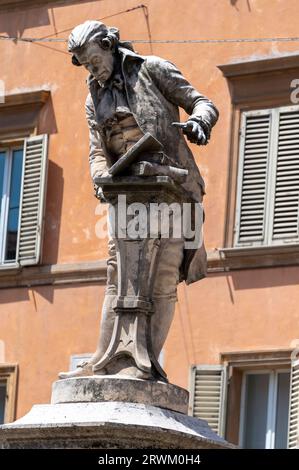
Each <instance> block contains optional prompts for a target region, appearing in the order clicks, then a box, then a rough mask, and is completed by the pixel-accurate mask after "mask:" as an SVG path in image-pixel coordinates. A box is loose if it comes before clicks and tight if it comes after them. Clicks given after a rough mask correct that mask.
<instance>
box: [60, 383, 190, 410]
mask: <svg viewBox="0 0 299 470" xmlns="http://www.w3.org/2000/svg"><path fill="white" fill-rule="evenodd" d="M105 401H119V402H129V403H142V404H144V405H152V406H157V407H159V408H166V409H168V410H172V411H178V412H179V413H185V414H187V413H188V402H189V392H187V390H185V389H184V388H181V387H178V386H177V385H173V384H170V383H165V382H155V381H151V380H141V379H135V378H130V377H122V376H109V375H103V376H100V375H98V376H96V375H93V376H90V377H76V378H71V379H63V380H57V382H54V383H53V387H52V399H51V403H52V404H59V403H86V402H105Z"/></svg>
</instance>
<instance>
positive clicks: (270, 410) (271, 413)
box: [239, 367, 291, 449]
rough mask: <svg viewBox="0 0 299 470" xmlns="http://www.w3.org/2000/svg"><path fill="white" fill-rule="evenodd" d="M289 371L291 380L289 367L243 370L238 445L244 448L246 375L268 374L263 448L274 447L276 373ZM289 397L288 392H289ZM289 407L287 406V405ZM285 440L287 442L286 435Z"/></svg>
mask: <svg viewBox="0 0 299 470" xmlns="http://www.w3.org/2000/svg"><path fill="white" fill-rule="evenodd" d="M279 373H289V374H290V380H291V367H290V368H289V369H287V368H275V369H270V370H269V369H251V370H246V371H243V377H242V389H241V404H240V423H239V446H240V447H241V448H244V439H245V424H246V423H245V416H246V398H247V397H246V385H247V377H248V376H249V375H259V374H268V375H269V389H268V398H267V423H266V436H265V447H264V449H275V438H276V435H275V427H276V414H277V391H278V374H279ZM289 398H290V392H289ZM288 408H289V406H288ZM286 437H287V442H288V435H287V436H286Z"/></svg>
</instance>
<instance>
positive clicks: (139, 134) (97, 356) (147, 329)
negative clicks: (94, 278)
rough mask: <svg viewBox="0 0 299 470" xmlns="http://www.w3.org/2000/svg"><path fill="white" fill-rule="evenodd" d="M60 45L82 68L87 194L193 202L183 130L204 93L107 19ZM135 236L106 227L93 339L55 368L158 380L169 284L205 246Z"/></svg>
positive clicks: (210, 118) (207, 121)
mask: <svg viewBox="0 0 299 470" xmlns="http://www.w3.org/2000/svg"><path fill="white" fill-rule="evenodd" d="M68 50H69V52H71V53H72V63H73V64H74V65H76V66H81V65H83V66H84V67H85V68H86V69H87V70H88V71H89V73H90V75H89V77H88V79H87V83H88V87H89V94H88V96H87V100H86V115H87V122H88V125H89V132H90V154H89V163H90V171H91V177H92V179H93V183H94V189H95V195H96V197H97V198H99V199H100V200H101V201H103V202H109V204H110V206H113V205H115V199H114V198H115V197H116V196H115V195H116V193H117V194H120V193H122V191H123V192H124V193H125V194H126V195H127V196H128V198H129V199H130V201H133V202H134V201H139V202H140V201H143V202H145V203H146V204H148V203H149V201H154V200H155V201H158V202H161V201H162V202H163V201H164V199H163V198H166V199H167V198H169V194H173V197H172V198H170V200H168V199H167V200H168V202H172V201H176V202H178V203H183V201H189V202H190V201H192V202H193V203H199V204H200V205H201V204H202V199H203V195H204V194H205V188H204V181H203V179H202V177H201V175H200V172H199V170H198V167H197V165H196V163H195V160H194V157H193V155H192V153H191V151H190V149H189V148H188V146H187V144H186V141H185V138H184V135H186V137H187V139H188V140H189V141H190V142H192V143H196V144H198V145H206V144H207V143H208V141H209V139H210V133H211V129H212V127H213V126H214V124H215V123H216V121H217V119H218V111H217V109H216V107H215V106H214V105H213V103H212V102H211V101H210V100H208V99H207V98H205V97H204V96H203V95H202V94H200V93H199V92H198V91H196V90H195V89H194V88H193V87H192V86H191V85H190V83H189V82H188V81H187V80H186V79H185V78H184V77H183V75H182V74H181V72H180V71H179V70H178V69H177V68H176V67H175V65H173V64H172V63H171V62H169V61H167V60H164V59H161V58H159V57H156V56H141V55H139V54H137V53H136V52H134V50H133V47H132V45H131V43H128V42H121V41H120V38H119V31H118V30H117V29H116V28H112V27H108V26H106V25H104V24H103V23H101V22H98V21H86V22H85V23H83V24H80V25H79V26H77V27H76V28H74V30H73V31H72V33H71V34H70V36H69V41H68ZM179 107H181V108H183V109H184V110H185V111H186V112H187V113H188V115H189V119H188V120H187V122H185V123H179ZM121 159H122V160H121ZM122 161H124V162H125V166H124V165H123V164H122ZM128 161H130V164H128V163H126V162H128ZM119 162H121V165H120V163H119ZM120 166H122V168H123V166H124V167H125V169H124V170H122V171H119V167H120ZM112 168H113V171H112ZM117 172H118V173H117ZM149 182H150V184H149ZM165 188H166V189H165ZM167 188H168V189H167ZM165 195H166V196H165ZM147 207H148V206H147ZM197 230H201V227H197ZM144 240H145V239H144ZM144 240H137V241H136V242H134V243H132V240H128V239H126V240H123V239H120V237H117V236H115V235H111V234H110V235H109V240H108V246H109V258H108V269H107V286H106V293H105V300H104V304H103V310H102V321H101V328H100V337H99V342H98V347H97V349H96V352H95V353H94V354H93V356H92V357H91V359H90V360H89V361H87V362H83V363H81V364H80V365H79V366H78V367H77V369H76V370H75V371H70V372H64V373H60V374H59V376H60V378H70V377H81V376H90V375H116V374H122V375H127V376H130V377H135V378H141V379H151V380H153V379H154V380H165V381H167V379H166V374H165V373H164V371H163V370H162V368H161V367H160V366H159V364H158V361H157V358H158V356H159V354H160V351H161V350H162V347H163V345H164V342H165V340H166V337H167V334H168V331H169V328H170V325H171V321H172V318H173V314H174V310H175V303H176V300H177V284H178V283H179V282H181V281H183V280H185V282H186V283H187V284H190V283H192V282H195V281H197V280H199V279H201V278H203V277H205V275H206V251H205V247H204V244H203V243H201V245H200V246H199V247H197V248H193V249H187V248H186V247H185V237H184V236H183V235H182V236H180V237H173V236H172V237H169V238H166V239H164V240H163V239H162V238H161V234H160V235H159V236H158V237H156V238H153V239H150V237H147V238H146V243H144ZM138 243H139V244H138Z"/></svg>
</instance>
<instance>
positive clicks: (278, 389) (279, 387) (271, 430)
mask: <svg viewBox="0 0 299 470" xmlns="http://www.w3.org/2000/svg"><path fill="white" fill-rule="evenodd" d="M289 395H290V370H276V371H272V372H269V371H249V372H246V373H245V374H244V376H243V386H242V400H241V419H240V446H241V447H243V448H245V449H286V448H287V444H288V414H289Z"/></svg>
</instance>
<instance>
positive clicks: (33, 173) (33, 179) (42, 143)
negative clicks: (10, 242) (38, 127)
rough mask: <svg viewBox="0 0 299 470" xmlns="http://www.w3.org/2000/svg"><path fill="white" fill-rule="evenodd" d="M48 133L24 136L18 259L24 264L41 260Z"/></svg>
mask: <svg viewBox="0 0 299 470" xmlns="http://www.w3.org/2000/svg"><path fill="white" fill-rule="evenodd" d="M47 145H48V136H47V135H39V136H35V137H29V138H27V139H25V143H24V165H23V175H22V191H21V203H20V219H19V235H18V253H17V260H18V261H19V263H20V264H21V265H23V266H26V265H31V264H37V263H38V262H39V260H40V254H41V244H42V225H43V217H44V206H45V192H46V191H45V190H46V171H47Z"/></svg>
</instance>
